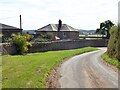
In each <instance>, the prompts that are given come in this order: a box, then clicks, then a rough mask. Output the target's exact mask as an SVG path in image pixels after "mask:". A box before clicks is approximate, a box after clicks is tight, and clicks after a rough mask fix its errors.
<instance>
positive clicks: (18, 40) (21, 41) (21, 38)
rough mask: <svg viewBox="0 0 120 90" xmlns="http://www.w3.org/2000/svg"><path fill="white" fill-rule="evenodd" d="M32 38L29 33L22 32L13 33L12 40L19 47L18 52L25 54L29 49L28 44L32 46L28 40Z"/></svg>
mask: <svg viewBox="0 0 120 90" xmlns="http://www.w3.org/2000/svg"><path fill="white" fill-rule="evenodd" d="M29 39H30V36H29V37H28V35H21V34H12V42H13V43H14V44H15V46H16V48H17V52H18V54H21V55H23V54H24V53H25V52H27V50H28V46H32V45H31V43H29V42H28V41H27V40H29Z"/></svg>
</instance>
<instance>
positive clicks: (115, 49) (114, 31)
mask: <svg viewBox="0 0 120 90" xmlns="http://www.w3.org/2000/svg"><path fill="white" fill-rule="evenodd" d="M119 33H120V31H119V28H118V26H113V27H112V28H111V30H110V39H109V42H108V50H107V54H108V56H109V57H112V58H116V59H118V60H120V34H119Z"/></svg>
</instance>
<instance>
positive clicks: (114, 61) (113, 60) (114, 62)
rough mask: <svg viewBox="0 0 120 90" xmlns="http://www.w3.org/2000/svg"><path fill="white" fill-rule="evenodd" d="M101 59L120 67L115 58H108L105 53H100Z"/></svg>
mask: <svg viewBox="0 0 120 90" xmlns="http://www.w3.org/2000/svg"><path fill="white" fill-rule="evenodd" d="M102 58H103V60H105V61H106V62H108V63H110V64H111V65H113V66H115V67H117V68H119V69H120V62H119V61H118V60H117V59H115V58H110V57H109V56H108V55H107V53H104V54H103V55H102Z"/></svg>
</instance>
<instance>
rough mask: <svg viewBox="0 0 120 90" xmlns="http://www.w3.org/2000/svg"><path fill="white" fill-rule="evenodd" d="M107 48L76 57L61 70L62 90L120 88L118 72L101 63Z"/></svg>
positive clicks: (64, 64) (60, 81) (63, 65)
mask: <svg viewBox="0 0 120 90" xmlns="http://www.w3.org/2000/svg"><path fill="white" fill-rule="evenodd" d="M105 51H106V48H100V50H97V51H92V52H88V53H84V54H81V55H77V56H74V57H72V58H70V59H69V60H67V61H65V62H64V63H63V64H62V65H61V67H60V68H59V71H60V75H61V78H60V79H59V83H60V86H61V88H118V72H117V71H114V70H113V69H111V68H110V67H108V66H107V65H105V64H103V63H102V62H101V61H100V59H101V58H100V56H101V55H102V54H103V53H104V52H105Z"/></svg>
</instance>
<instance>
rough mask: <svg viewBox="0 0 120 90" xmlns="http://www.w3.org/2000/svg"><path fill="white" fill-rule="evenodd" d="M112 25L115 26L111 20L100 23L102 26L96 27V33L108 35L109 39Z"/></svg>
mask: <svg viewBox="0 0 120 90" xmlns="http://www.w3.org/2000/svg"><path fill="white" fill-rule="evenodd" d="M112 26H114V24H113V23H112V22H111V21H110V20H107V21H104V22H102V23H100V28H98V29H96V33H98V34H102V35H107V39H109V38H110V34H109V30H110V28H111V27H112Z"/></svg>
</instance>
